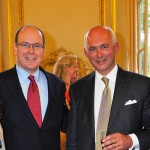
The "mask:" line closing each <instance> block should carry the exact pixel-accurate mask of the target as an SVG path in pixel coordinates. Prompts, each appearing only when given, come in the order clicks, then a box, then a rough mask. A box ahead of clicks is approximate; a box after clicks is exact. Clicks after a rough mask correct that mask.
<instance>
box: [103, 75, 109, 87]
mask: <svg viewBox="0 0 150 150" xmlns="http://www.w3.org/2000/svg"><path fill="white" fill-rule="evenodd" d="M102 81H103V82H104V83H105V85H106V86H108V82H109V79H108V78H106V77H102Z"/></svg>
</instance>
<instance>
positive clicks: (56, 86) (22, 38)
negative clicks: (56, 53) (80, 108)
mask: <svg viewBox="0 0 150 150" xmlns="http://www.w3.org/2000/svg"><path fill="white" fill-rule="evenodd" d="M44 52H45V38H44V35H43V32H42V31H41V30H40V29H39V28H37V27H35V26H31V25H29V26H23V27H22V28H20V29H19V30H18V31H17V33H16V36H15V44H14V53H15V56H16V65H15V67H14V68H12V69H10V70H7V71H5V72H2V73H1V74H0V97H1V99H2V100H3V102H4V104H5V109H6V111H5V114H4V116H3V119H2V126H3V130H4V138H5V145H6V149H7V150H59V149H60V130H62V131H65V130H66V119H67V112H68V109H67V107H66V105H65V98H64V93H65V84H64V83H63V82H62V81H61V80H60V79H58V78H57V77H55V76H54V75H52V74H50V73H48V72H46V71H44V70H43V69H42V68H41V67H39V66H40V64H41V62H42V59H43V56H44Z"/></svg>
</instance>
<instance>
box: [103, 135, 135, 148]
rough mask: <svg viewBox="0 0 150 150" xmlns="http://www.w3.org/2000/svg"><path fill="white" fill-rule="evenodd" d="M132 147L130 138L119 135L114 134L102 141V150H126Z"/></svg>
mask: <svg viewBox="0 0 150 150" xmlns="http://www.w3.org/2000/svg"><path fill="white" fill-rule="evenodd" d="M132 145H133V141H132V139H131V137H130V136H129V135H124V134H121V133H114V134H111V135H108V136H107V137H105V138H103V139H102V148H103V150H126V149H129V148H131V147H132Z"/></svg>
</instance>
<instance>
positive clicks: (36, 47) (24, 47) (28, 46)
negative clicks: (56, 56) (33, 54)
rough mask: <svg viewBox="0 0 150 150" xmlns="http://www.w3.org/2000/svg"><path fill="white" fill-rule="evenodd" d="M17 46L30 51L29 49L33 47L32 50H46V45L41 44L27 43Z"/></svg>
mask: <svg viewBox="0 0 150 150" xmlns="http://www.w3.org/2000/svg"><path fill="white" fill-rule="evenodd" d="M16 45H19V46H21V48H23V49H28V48H30V47H31V45H32V48H33V49H35V50H40V49H43V48H44V45H41V44H39V43H35V44H30V43H27V42H23V43H16Z"/></svg>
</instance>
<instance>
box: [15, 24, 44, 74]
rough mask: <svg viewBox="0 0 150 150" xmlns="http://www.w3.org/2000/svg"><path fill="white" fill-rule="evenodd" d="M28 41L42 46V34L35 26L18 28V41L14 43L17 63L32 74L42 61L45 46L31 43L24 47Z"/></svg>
mask: <svg viewBox="0 0 150 150" xmlns="http://www.w3.org/2000/svg"><path fill="white" fill-rule="evenodd" d="M28 43H29V44H34V45H41V46H43V39H42V34H41V32H40V31H39V30H38V29H37V28H36V27H33V26H28V27H25V28H23V29H22V30H20V32H19V34H18V42H17V43H15V44H14V52H15V56H16V58H17V64H18V65H19V66H20V67H21V68H22V69H24V70H26V71H27V72H28V73H30V74H33V73H34V72H35V71H36V70H37V69H38V68H39V66H40V64H41V62H42V59H43V56H44V51H45V48H44V47H41V48H36V47H34V46H32V45H30V47H26V46H25V45H27V44H28Z"/></svg>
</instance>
